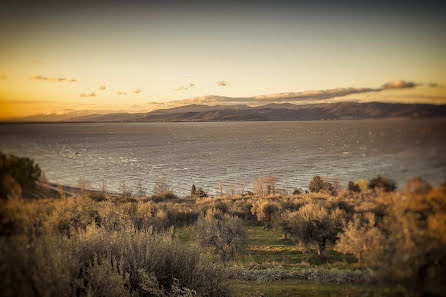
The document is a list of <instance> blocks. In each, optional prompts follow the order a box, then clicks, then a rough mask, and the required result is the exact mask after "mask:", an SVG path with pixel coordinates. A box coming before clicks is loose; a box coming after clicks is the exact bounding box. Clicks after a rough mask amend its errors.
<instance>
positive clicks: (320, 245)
mask: <svg viewBox="0 0 446 297" xmlns="http://www.w3.org/2000/svg"><path fill="white" fill-rule="evenodd" d="M324 250H325V241H318V242H317V255H318V256H319V257H321V258H322V257H323V256H324Z"/></svg>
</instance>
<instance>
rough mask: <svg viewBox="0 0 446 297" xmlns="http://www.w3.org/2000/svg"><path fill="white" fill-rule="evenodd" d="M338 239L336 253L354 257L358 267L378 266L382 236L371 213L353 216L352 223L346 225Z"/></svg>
mask: <svg viewBox="0 0 446 297" xmlns="http://www.w3.org/2000/svg"><path fill="white" fill-rule="evenodd" d="M338 237H339V240H338V241H337V242H336V246H335V250H336V251H338V252H341V253H346V254H353V255H355V257H356V258H357V259H358V262H359V265H362V264H363V263H366V264H371V265H376V264H378V258H379V256H380V254H381V253H382V251H383V249H382V244H383V242H384V235H383V233H382V232H381V230H380V229H379V228H378V227H377V226H376V220H375V215H374V214H373V213H366V214H363V215H355V216H354V218H353V221H351V222H349V223H348V225H347V226H346V227H345V228H344V229H343V231H342V233H339V234H338Z"/></svg>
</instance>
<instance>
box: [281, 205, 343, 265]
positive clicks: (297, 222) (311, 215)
mask: <svg viewBox="0 0 446 297" xmlns="http://www.w3.org/2000/svg"><path fill="white" fill-rule="evenodd" d="M345 216H346V215H345V212H344V211H343V210H341V209H339V208H336V209H333V210H331V211H330V210H329V209H327V208H325V207H324V206H322V205H321V204H320V203H308V204H306V205H304V206H302V207H301V208H300V209H299V210H297V211H288V212H287V213H286V214H285V215H284V216H283V218H284V220H286V221H287V222H288V226H287V228H288V230H289V232H290V233H291V235H292V236H293V237H294V238H295V239H296V240H298V241H300V242H303V243H304V244H309V243H311V242H315V243H316V244H317V254H318V255H319V256H320V257H323V254H324V250H325V245H326V243H327V241H331V242H334V241H335V240H336V238H337V237H336V235H337V234H338V233H339V232H340V231H341V230H342V227H343V225H344V223H345Z"/></svg>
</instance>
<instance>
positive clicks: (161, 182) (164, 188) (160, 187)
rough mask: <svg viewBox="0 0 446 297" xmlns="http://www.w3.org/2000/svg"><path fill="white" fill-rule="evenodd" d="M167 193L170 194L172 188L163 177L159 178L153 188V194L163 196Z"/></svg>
mask: <svg viewBox="0 0 446 297" xmlns="http://www.w3.org/2000/svg"><path fill="white" fill-rule="evenodd" d="M166 192H170V187H169V184H168V182H167V179H166V178H165V177H163V176H161V177H158V178H157V179H156V182H155V186H154V187H153V193H154V194H155V195H159V194H163V193H166Z"/></svg>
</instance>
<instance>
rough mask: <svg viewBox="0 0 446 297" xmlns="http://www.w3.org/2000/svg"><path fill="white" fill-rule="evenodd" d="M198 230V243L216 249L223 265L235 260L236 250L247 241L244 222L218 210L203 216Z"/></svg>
mask: <svg viewBox="0 0 446 297" xmlns="http://www.w3.org/2000/svg"><path fill="white" fill-rule="evenodd" d="M196 229H197V240H198V243H199V244H200V245H201V246H203V247H212V248H214V253H215V254H217V255H219V256H220V259H221V260H222V261H223V263H226V262H227V261H229V260H231V259H233V258H234V253H235V251H236V249H237V248H239V247H240V246H242V245H243V244H244V242H245V240H246V233H245V230H244V229H243V224H242V221H241V220H240V219H239V218H237V217H234V216H231V215H229V214H224V213H222V212H220V211H219V210H216V209H209V210H208V211H207V212H206V214H205V215H201V216H200V217H199V218H198V221H197V225H196Z"/></svg>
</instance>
